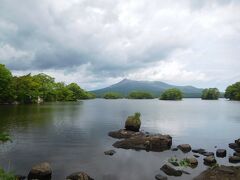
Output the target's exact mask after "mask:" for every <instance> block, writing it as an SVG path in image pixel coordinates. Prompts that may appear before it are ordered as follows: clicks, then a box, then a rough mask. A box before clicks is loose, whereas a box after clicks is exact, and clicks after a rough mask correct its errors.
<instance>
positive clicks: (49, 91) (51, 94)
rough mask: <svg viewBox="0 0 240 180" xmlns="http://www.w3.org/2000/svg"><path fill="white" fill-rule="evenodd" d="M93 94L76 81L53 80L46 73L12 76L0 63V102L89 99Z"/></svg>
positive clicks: (25, 102) (24, 102)
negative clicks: (66, 82)
mask: <svg viewBox="0 0 240 180" xmlns="http://www.w3.org/2000/svg"><path fill="white" fill-rule="evenodd" d="M94 97H95V95H94V94H92V93H89V92H87V91H84V90H83V89H81V88H80V87H79V86H78V85H77V84H76V83H71V84H68V85H66V84H64V83H63V82H55V80H54V78H53V77H51V76H49V75H46V74H43V73H41V74H37V75H31V74H27V75H24V76H13V75H12V73H11V72H10V70H8V69H7V68H6V67H5V65H3V64H0V103H2V104H11V103H23V104H27V103H36V102H42V101H44V102H49V101H76V100H78V99H91V98H94Z"/></svg>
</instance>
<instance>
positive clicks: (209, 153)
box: [202, 152, 214, 156]
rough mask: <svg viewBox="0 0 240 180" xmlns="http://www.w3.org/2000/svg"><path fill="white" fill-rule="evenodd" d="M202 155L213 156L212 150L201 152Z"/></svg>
mask: <svg viewBox="0 0 240 180" xmlns="http://www.w3.org/2000/svg"><path fill="white" fill-rule="evenodd" d="M202 155H204V156H214V152H204V153H202Z"/></svg>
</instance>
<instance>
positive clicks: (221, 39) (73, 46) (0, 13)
mask: <svg viewBox="0 0 240 180" xmlns="http://www.w3.org/2000/svg"><path fill="white" fill-rule="evenodd" d="M0 1H1V3H0V4H1V6H0V63H4V64H6V65H7V66H8V67H9V68H10V69H12V70H13V71H16V73H17V72H29V71H34V72H40V71H43V72H45V71H46V72H52V73H53V75H54V73H55V74H56V75H57V74H58V73H60V72H65V73H64V75H65V77H66V78H65V79H64V80H65V81H70V80H73V79H72V78H69V76H68V74H71V73H72V74H71V76H73V74H74V76H77V74H81V76H82V77H81V78H80V80H78V82H79V83H85V80H84V79H87V80H88V81H89V83H91V82H94V83H96V84H101V83H102V84H103V86H104V85H107V84H108V83H112V82H114V81H117V80H119V79H120V78H123V77H132V76H133V74H134V76H133V77H136V78H139V77H141V76H140V75H138V74H135V72H139V73H140V74H141V71H144V70H146V72H151V68H152V67H155V68H156V66H157V67H158V66H159V68H157V69H159V73H160V72H161V73H160V74H165V69H163V68H167V66H165V65H163V63H161V62H164V63H165V64H168V63H170V64H171V62H176V63H175V64H178V65H180V64H183V66H182V65H181V67H178V68H177V69H178V70H180V69H181V71H182V72H183V71H184V72H188V73H185V74H191V76H194V73H195V74H196V75H199V73H200V74H201V75H203V74H204V75H206V76H205V77H209V79H207V80H199V79H201V78H196V84H200V85H202V86H208V85H210V84H211V83H212V81H215V80H216V79H217V80H218V78H219V81H220V79H221V78H222V77H223V76H224V77H225V79H226V77H228V76H227V73H229V69H226V68H225V67H226V66H221V65H219V64H224V62H226V61H230V63H231V64H234V67H239V65H240V64H239V63H238V62H237V59H238V57H239V56H238V52H239V40H240V35H239V29H240V25H239V20H240V13H239V12H240V3H239V1H237V0H228V1H227V0H219V1H217V0H215V1H205V0H204V1H197V0H192V1H190V0H185V1H181V3H180V2H176V1H167V2H166V1H157V0H156V1H151V3H150V2H149V1H146V0H138V1H130V2H129V1H111V0H99V1H95V0H87V1H85V0H83V1H78V0H68V1H67V0H58V1H57V0H56V1H55V0H53V1H47V0H43V1H41V2H40V1H32V0H25V1H24V2H21V3H20V2H19V1H17V0H0ZM219 44H224V46H222V47H220V46H218V45H219ZM229 52H231V53H229ZM229 58H231V60H229ZM211 61H212V63H209V62H211ZM183 67H184V69H183ZM214 68H218V69H219V70H220V71H221V73H216V71H213V70H212V69H214ZM149 69H150V71H149ZM231 70H232V73H233V74H234V75H231V77H230V76H229V78H227V80H226V82H232V81H234V80H236V79H237V78H239V75H238V73H237V69H235V68H232V69H231ZM156 71H157V70H156ZM170 71H171V69H169V72H170ZM220 71H219V72H220ZM66 72H67V73H66ZM162 72H164V73H162ZM156 73H157V72H156ZM179 73H181V72H179ZM146 76H148V74H146ZM166 76H167V74H166ZM220 76H221V77H220ZM149 77H151V76H150V74H149ZM171 77H172V79H171V80H169V81H173V83H175V82H176V83H179V82H183V83H193V84H194V80H191V79H192V78H189V79H188V78H187V77H185V76H184V78H183V79H182V81H181V79H179V78H178V76H176V77H175V76H173V75H171ZM232 77H236V78H234V79H233V78H232ZM146 78H147V77H146ZM150 79H151V78H150ZM152 80H165V79H163V78H162V75H161V76H160V75H159V76H157V75H155V76H154V78H153V79H152ZM167 80H168V79H167ZM85 84H86V88H89V87H90V88H92V86H91V85H89V84H87V83H85ZM218 86H219V87H223V86H225V84H221V83H220V84H218Z"/></svg>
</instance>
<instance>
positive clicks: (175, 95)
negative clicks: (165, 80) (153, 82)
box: [159, 88, 183, 100]
mask: <svg viewBox="0 0 240 180" xmlns="http://www.w3.org/2000/svg"><path fill="white" fill-rule="evenodd" d="M182 97H183V94H182V92H181V91H180V90H179V89H177V88H171V89H167V90H166V91H164V92H163V93H162V94H161V96H160V98H159V99H160V100H182Z"/></svg>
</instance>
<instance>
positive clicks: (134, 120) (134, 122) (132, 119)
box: [125, 113, 141, 132]
mask: <svg viewBox="0 0 240 180" xmlns="http://www.w3.org/2000/svg"><path fill="white" fill-rule="evenodd" d="M140 116H141V114H140V113H135V114H134V116H128V118H127V120H126V122H125V128H126V130H130V131H135V132H138V131H139V129H140V126H141V120H140Z"/></svg>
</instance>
